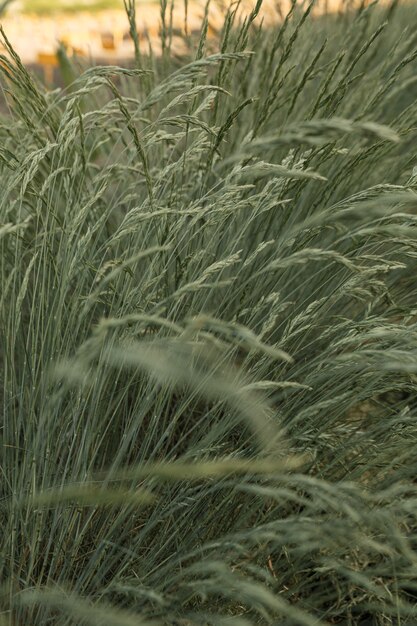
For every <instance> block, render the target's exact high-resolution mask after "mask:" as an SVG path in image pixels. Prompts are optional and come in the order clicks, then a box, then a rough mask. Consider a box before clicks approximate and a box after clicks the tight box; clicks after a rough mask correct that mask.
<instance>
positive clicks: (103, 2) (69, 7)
mask: <svg viewBox="0 0 417 626" xmlns="http://www.w3.org/2000/svg"><path fill="white" fill-rule="evenodd" d="M12 1H13V0H12ZM123 6H124V5H123V0H79V1H77V0H75V1H74V0H55V1H54V2H49V1H48V0H24V1H23V3H22V10H23V12H25V13H36V14H37V15H47V14H50V13H53V12H55V11H59V12H62V11H65V12H68V13H77V12H79V11H103V10H106V9H123Z"/></svg>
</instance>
